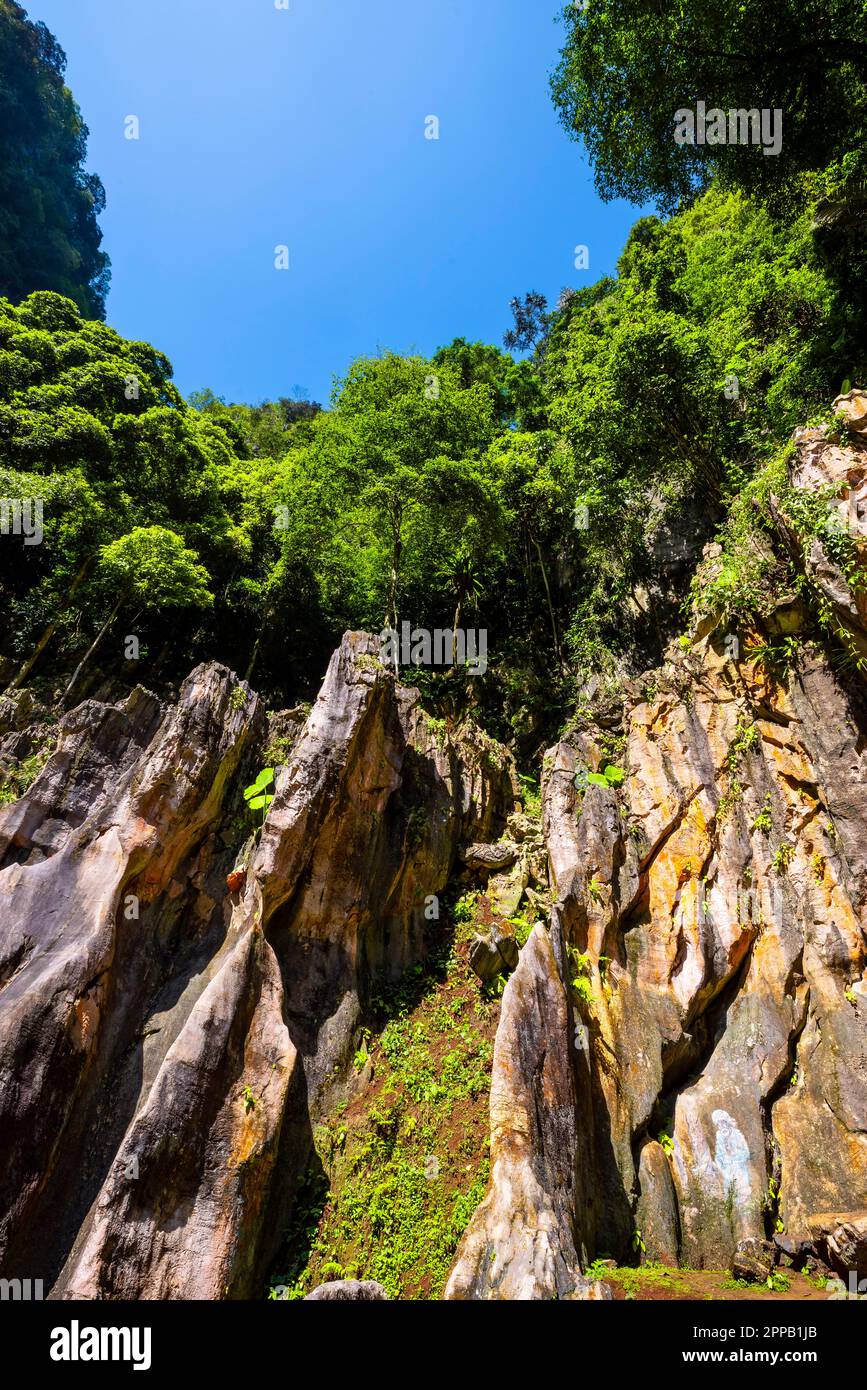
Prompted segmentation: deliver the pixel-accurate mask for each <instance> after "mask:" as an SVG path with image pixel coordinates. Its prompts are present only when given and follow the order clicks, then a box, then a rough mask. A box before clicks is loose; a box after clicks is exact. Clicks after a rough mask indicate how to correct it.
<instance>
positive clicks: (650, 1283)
mask: <svg viewBox="0 0 867 1390" xmlns="http://www.w3.org/2000/svg"><path fill="white" fill-rule="evenodd" d="M681 1273H682V1271H681V1270H677V1269H669V1268H668V1266H667V1265H661V1264H653V1263H650V1264H644V1265H635V1266H633V1265H618V1266H617V1268H616V1269H608V1268H607V1267H606V1266H605V1265H604V1263H603V1261H602V1260H601V1259H599V1260H595V1261H594V1263H593V1264H592V1265H590V1266H589V1268H588V1270H587V1278H588V1279H604V1280H605V1281H606V1282H607V1283H614V1284H619V1285H620V1286H621V1288H622V1289H623V1291H624V1293H625V1294H626V1297H627V1298H635V1297H636V1296H637V1295H638V1294H640V1293H642V1292H644V1291H645V1290H646V1289H648V1288H663V1287H664V1288H668V1289H671V1290H672V1291H673V1292H674V1293H685V1292H686V1288H687V1286H686V1284H685V1283H684V1282H683V1280H682V1279H681V1278H680V1275H681Z"/></svg>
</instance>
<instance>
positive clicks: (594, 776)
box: [587, 772, 608, 787]
mask: <svg viewBox="0 0 867 1390" xmlns="http://www.w3.org/2000/svg"><path fill="white" fill-rule="evenodd" d="M587 781H588V782H592V783H593V785H594V787H607V786H608V778H607V777H604V776H603V775H602V773H601V772H589V773H588V774H587Z"/></svg>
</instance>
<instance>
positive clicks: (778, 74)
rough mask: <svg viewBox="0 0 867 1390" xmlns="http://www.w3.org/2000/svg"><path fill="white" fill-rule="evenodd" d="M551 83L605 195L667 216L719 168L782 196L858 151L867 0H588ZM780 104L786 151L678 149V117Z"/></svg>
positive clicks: (729, 177)
mask: <svg viewBox="0 0 867 1390" xmlns="http://www.w3.org/2000/svg"><path fill="white" fill-rule="evenodd" d="M563 17H564V21H565V23H566V26H567V38H566V43H565V45H564V48H563V50H562V53H561V58H560V63H559V66H558V67H557V69H556V71H555V73H554V75H553V78H552V90H553V96H554V101H555V104H556V106H557V109H558V112H559V115H560V119H561V121H562V123H563V125H564V126H565V128H566V130H567V131H568V132H569V134H570V135H572V136H574V137H575V138H576V139H581V140H583V141H584V143H585V144H586V146H587V150H588V152H589V155H590V159H591V162H592V164H593V167H594V175H595V180H596V187H597V189H598V191H599V194H600V196H601V197H602V198H604V199H611V198H617V197H625V198H629V199H631V200H632V201H633V202H636V203H644V202H648V201H656V202H658V203H659V205H660V207H661V209H662V210H663V211H671V210H673V209H674V208H675V207H676V206H677V205H678V204H679V203H680V202H681V201H682V200H684V199H687V198H689V197H691V196H692V195H693V194H694V193H695V192H696V191H697V190H698V189H700V188H702V187H704V186H705V185H706V184H707V183H708V181H709V179H710V178H711V177H712V176H713V175H714V174H715V173H716V174H719V175H720V176H721V177H722V179H723V180H724V181H726V182H728V183H730V184H732V185H737V186H740V187H742V188H745V189H747V190H750V191H756V190H758V191H765V192H767V193H771V192H773V191H776V192H778V193H779V192H780V191H781V190H782V189H783V188H784V187H785V186H786V185H787V183H788V182H789V181H790V180H791V179H792V177H793V176H794V175H797V174H798V173H800V172H801V171H803V170H817V169H822V168H824V167H825V166H826V165H827V164H828V163H829V162H830V161H831V160H833V159H836V158H839V157H840V156H842V155H843V154H844V153H845V152H846V151H847V150H856V149H860V148H862V147H863V133H864V130H865V119H867V80H865V58H867V39H865V36H864V8H863V4H862V0H739V3H738V4H722V5H721V4H718V3H716V0H691V3H690V4H684V3H682V0H612V3H602V0H589V3H588V4H586V5H583V6H580V7H579V6H578V5H575V4H570V5H567V6H566V8H565V10H564V11H563ZM699 101H703V102H704V103H705V104H706V107H707V108H708V109H710V108H718V109H720V110H722V111H725V112H726V113H728V112H729V111H730V110H735V111H737V110H753V109H758V110H762V109H766V110H768V111H773V110H775V109H777V108H778V109H780V110H781V111H782V146H781V148H780V150H779V153H777V154H775V155H772V156H771V155H766V154H765V153H764V151H763V149H762V148H761V146H760V145H757V144H754V143H744V144H737V143H736V144H731V143H725V144H710V143H705V144H698V143H695V144H692V145H689V144H684V145H679V144H677V143H675V139H674V126H675V113H676V112H677V111H678V110H680V109H681V108H691V109H692V110H695V109H696V107H697V103H698V102H699Z"/></svg>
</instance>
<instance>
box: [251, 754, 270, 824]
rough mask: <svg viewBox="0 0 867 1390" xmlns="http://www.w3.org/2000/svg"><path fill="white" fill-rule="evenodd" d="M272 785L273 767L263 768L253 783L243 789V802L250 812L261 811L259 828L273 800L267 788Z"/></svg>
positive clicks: (263, 822)
mask: <svg viewBox="0 0 867 1390" xmlns="http://www.w3.org/2000/svg"><path fill="white" fill-rule="evenodd" d="M273 785H274V769H273V767H263V768H262V771H261V772H260V773H259V776H258V777H257V778H256V780H255V782H251V783H250V785H249V787H245V788H244V800H245V801H246V803H247V806H248V807H249V809H250V810H251V811H261V812H262V819H261V821H260V822H259V828H260V829H261V827H262V826H263V825H264V824H265V816H266V814H267V811H268V807H269V806H270V805H271V802H272V801H273V800H274V793H273V792H271V791H269V790H268V788H269V787H273Z"/></svg>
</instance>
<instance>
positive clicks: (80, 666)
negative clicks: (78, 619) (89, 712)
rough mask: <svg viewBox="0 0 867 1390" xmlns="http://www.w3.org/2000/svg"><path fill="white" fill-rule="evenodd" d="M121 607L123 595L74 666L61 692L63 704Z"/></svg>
mask: <svg viewBox="0 0 867 1390" xmlns="http://www.w3.org/2000/svg"><path fill="white" fill-rule="evenodd" d="M122 607H123V595H122V596H121V597H120V598H119V599H118V601H117V603H116V604H115V605H114V608H113V609H112V611H111V613H110V615H109V616H108V617H107V618H106V620H105V622H104V623H103V625H102V627H101V628H100V630H99V632H98V633H97V635H96V637H94V639H93V641H92V642H91V644H90V646H89V647H88V649H87V651H86V652H85V653H84V656H83V657H82V658H81V660H80V661H79V663H78V665H77V666H76V668H75V670H74V671H73V673H72V679H71V681H70V682H69V685H68V686H67V687H66V689H65V690H64V692H63V703H64V704H66V701H67V700H68V699H69V696H70V695H71V693H72V691H73V689H74V688H75V686H76V685H77V683H78V678H79V676H80V675H81V673H82V671H83V670H84V668H85V666H86V665H87V663H88V662H89V661H90V658H91V657H92V656H93V653H94V652H95V651H96V649H97V647H98V646H99V644H100V642H101V641H102V639H103V637H104V636H105V634H106V633H107V632H108V629H109V628H110V627H111V625H112V623H113V622H114V620H115V618H116V617H117V615H118V613H119V612H120V610H121V608H122Z"/></svg>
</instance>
